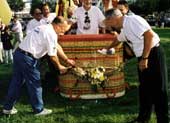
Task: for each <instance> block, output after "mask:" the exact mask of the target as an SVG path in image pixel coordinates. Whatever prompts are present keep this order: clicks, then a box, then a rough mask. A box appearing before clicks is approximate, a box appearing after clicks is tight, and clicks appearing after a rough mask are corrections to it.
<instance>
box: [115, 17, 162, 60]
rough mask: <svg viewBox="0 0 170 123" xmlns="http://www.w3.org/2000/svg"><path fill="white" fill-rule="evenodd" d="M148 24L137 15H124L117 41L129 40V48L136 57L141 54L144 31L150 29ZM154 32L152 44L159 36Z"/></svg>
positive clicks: (156, 41)
mask: <svg viewBox="0 0 170 123" xmlns="http://www.w3.org/2000/svg"><path fill="white" fill-rule="evenodd" d="M150 29H151V27H150V25H149V24H148V23H147V22H146V20H145V19H143V18H142V17H140V16H138V15H131V16H126V15H125V16H124V21H123V28H122V29H121V33H120V35H118V40H119V41H122V42H123V41H127V42H129V43H128V44H130V46H131V48H132V49H133V51H134V53H135V55H136V57H140V56H142V53H143V48H144V35H143V34H144V32H146V31H148V30H150ZM153 33H154V37H153V43H152V44H153V46H152V47H154V46H156V44H158V43H159V41H160V39H159V36H158V35H157V34H156V33H155V32H153Z"/></svg>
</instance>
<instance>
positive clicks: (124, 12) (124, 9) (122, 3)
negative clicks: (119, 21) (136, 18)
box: [117, 0, 135, 62]
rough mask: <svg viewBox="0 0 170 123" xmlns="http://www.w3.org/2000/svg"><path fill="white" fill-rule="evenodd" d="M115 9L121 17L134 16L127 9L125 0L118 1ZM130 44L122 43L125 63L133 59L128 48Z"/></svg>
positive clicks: (132, 54) (132, 53)
mask: <svg viewBox="0 0 170 123" xmlns="http://www.w3.org/2000/svg"><path fill="white" fill-rule="evenodd" d="M117 8H118V9H119V10H120V11H121V13H122V15H128V16H130V15H134V13H133V12H132V11H131V10H130V9H129V5H128V2H127V1H125V0H120V1H119V2H118V5H117ZM130 45H131V44H130V43H129V42H124V43H123V59H124V62H126V61H127V60H129V59H131V58H134V56H135V55H134V52H133V50H132V49H131V47H130Z"/></svg>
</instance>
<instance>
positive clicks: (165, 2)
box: [129, 0, 170, 15]
mask: <svg viewBox="0 0 170 123" xmlns="http://www.w3.org/2000/svg"><path fill="white" fill-rule="evenodd" d="M129 3H130V8H131V10H132V11H134V12H135V13H136V14H145V15H146V14H151V13H153V12H155V11H157V12H160V11H167V10H168V9H169V8H170V0H136V1H134V0H133V1H130V2H129Z"/></svg>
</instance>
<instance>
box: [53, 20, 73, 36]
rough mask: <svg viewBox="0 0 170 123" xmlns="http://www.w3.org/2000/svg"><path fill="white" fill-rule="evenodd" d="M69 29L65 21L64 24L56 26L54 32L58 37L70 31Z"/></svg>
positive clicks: (69, 25)
mask: <svg viewBox="0 0 170 123" xmlns="http://www.w3.org/2000/svg"><path fill="white" fill-rule="evenodd" d="M70 27H71V24H68V22H67V21H64V23H62V24H57V25H56V28H55V30H56V32H57V33H58V34H59V35H63V34H64V33H65V32H66V31H68V30H69V29H70Z"/></svg>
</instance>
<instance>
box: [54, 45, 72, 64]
mask: <svg viewBox="0 0 170 123" xmlns="http://www.w3.org/2000/svg"><path fill="white" fill-rule="evenodd" d="M57 54H58V56H59V57H60V58H61V59H63V60H64V62H66V63H68V64H69V65H71V66H75V62H74V61H73V60H71V59H69V58H68V57H67V56H66V54H65V53H64V51H63V48H62V47H61V46H60V45H59V44H57Z"/></svg>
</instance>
